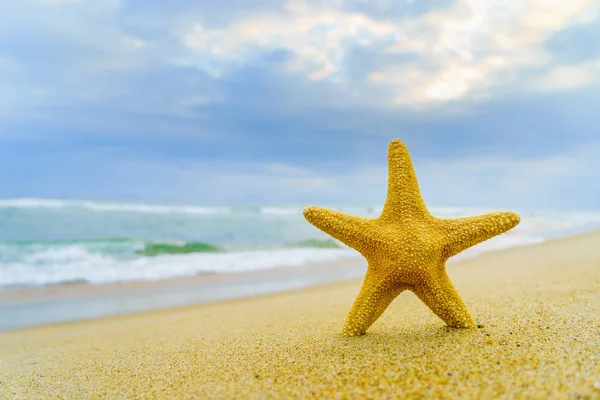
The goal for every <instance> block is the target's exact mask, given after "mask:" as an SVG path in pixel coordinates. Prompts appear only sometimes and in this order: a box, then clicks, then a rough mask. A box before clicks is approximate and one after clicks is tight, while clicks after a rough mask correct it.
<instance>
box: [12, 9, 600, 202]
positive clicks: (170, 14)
mask: <svg viewBox="0 0 600 400" xmlns="http://www.w3.org/2000/svg"><path fill="white" fill-rule="evenodd" d="M598 104H600V2H599V1H592V0H570V1H568V2H566V1H559V0H520V1H510V0H502V1H501V0H454V1H453V0H432V1H427V2H425V1H421V0H410V1H392V0H321V1H312V0H306V1H285V0H256V1H246V0H220V1H214V0H194V1H192V0H189V1H187V0H186V1H184V0H170V1H168V2H167V1H159V0H131V1H127V0H21V1H18V2H17V1H13V2H8V1H7V2H3V4H2V5H0V197H2V198H15V197H38V198H78V199H101V200H118V199H123V200H125V199H127V200H138V201H141V200H143V201H157V202H163V201H178V202H194V203H206V204H223V203H227V204H237V203H246V204H247V203H260V204H349V205H359V204H360V205H380V204H383V201H384V198H385V192H386V180H387V158H386V152H387V144H388V142H389V141H390V140H391V139H393V138H399V139H401V140H403V141H404V142H405V143H406V145H407V146H408V148H409V150H410V151H411V155H412V158H413V162H414V165H415V170H416V173H417V176H418V178H419V184H420V187H421V191H422V194H423V197H424V199H425V201H426V202H427V204H429V205H431V206H474V207H494V208H500V209H509V208H520V209H560V210H574V209H579V210H600V107H599V106H598Z"/></svg>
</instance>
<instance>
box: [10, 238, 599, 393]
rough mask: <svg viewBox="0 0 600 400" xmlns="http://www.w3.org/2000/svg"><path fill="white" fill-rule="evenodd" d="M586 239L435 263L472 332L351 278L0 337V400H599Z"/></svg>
mask: <svg viewBox="0 0 600 400" xmlns="http://www.w3.org/2000/svg"><path fill="white" fill-rule="evenodd" d="M599 244H600V233H598V232H593V233H585V234H580V235H576V236H572V237H567V238H561V239H553V240H549V241H547V242H544V243H541V244H538V245H532V246H526V247H518V248H511V249H507V250H503V251H496V252H490V253H485V254H482V255H480V256H478V257H475V258H472V259H467V260H463V261H460V262H458V263H455V264H451V265H449V266H448V273H449V275H450V277H451V279H452V280H453V282H454V284H455V286H456V287H457V289H458V291H459V293H460V294H461V295H462V297H463V299H464V300H465V302H466V303H467V306H468V307H469V309H470V310H471V313H472V314H473V316H474V318H475V320H476V322H477V323H478V324H479V328H478V329H472V330H455V329H449V328H446V327H445V325H444V324H443V322H442V321H441V320H439V319H438V318H437V317H436V316H435V315H434V314H433V313H432V312H431V311H430V310H429V309H427V308H426V307H425V306H424V305H423V304H422V303H421V302H420V301H418V299H417V298H416V297H415V296H414V295H413V294H412V293H409V292H405V293H403V294H401V295H400V296H399V297H398V298H397V299H396V300H395V301H394V302H393V303H392V304H391V306H390V307H389V308H388V310H387V311H386V312H385V313H384V314H383V316H382V317H381V318H380V319H379V320H378V321H377V322H376V323H375V324H374V325H373V326H372V327H371V329H370V330H369V331H368V332H367V334H366V335H364V336H360V337H352V338H347V337H343V336H341V335H340V334H339V331H340V328H341V326H342V323H343V321H344V318H345V316H346V313H347V312H348V310H349V308H350V306H351V304H352V301H353V300H354V297H355V296H356V293H357V292H358V289H359V286H360V283H361V281H360V280H350V281H345V282H340V283H333V284H326V285H320V286H316V287H310V288H305V289H301V290H295V291H288V292H284V293H276V294H269V295H263V296H255V297H250V298H244V299H233V300H227V301H220V302H213V303H206V304H200V305H194V306H186V307H179V308H172V309H165V310H157V311H147V312H140V313H135V314H128V315H122V316H113V317H108V318H101V319H95V320H89V321H79V322H71V323H63V324H55V325H47V326H42V327H33V328H26V329H20V330H11V331H6V332H3V333H0V354H2V357H0V397H2V398H7V399H8V398H114V399H117V398H224V399H227V398H340V399H341V398H404V397H411V398H583V399H586V398H589V399H595V398H600V353H599V349H600V335H599V332H600V318H599V311H598V310H600V246H599Z"/></svg>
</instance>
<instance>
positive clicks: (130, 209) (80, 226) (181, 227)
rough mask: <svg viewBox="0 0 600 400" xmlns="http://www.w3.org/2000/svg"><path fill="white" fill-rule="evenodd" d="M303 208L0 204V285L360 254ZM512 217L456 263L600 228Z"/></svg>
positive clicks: (555, 216)
mask: <svg viewBox="0 0 600 400" xmlns="http://www.w3.org/2000/svg"><path fill="white" fill-rule="evenodd" d="M323 206H327V207H329V208H332V209H336V210H339V211H342V212H346V213H349V214H352V215H360V216H364V217H376V216H377V215H378V214H379V212H380V211H381V205H365V206H364V207H345V206H335V205H323ZM302 209H303V205H247V206H240V205H236V206H211V205H200V204H157V203H144V202H122V201H119V202H109V201H92V200H57V199H35V198H21V199H3V200H2V199H0V287H11V286H12V287H14V286H40V285H59V284H68V283H73V282H85V283H89V284H103V283H115V282H133V281H152V280H161V279H167V278H174V277H186V276H194V275H200V274H231V273H239V272H245V271H256V270H266V269H272V268H296V267H299V266H302V265H306V264H309V263H314V262H327V261H334V260H342V259H349V258H357V257H361V256H360V254H359V253H358V252H356V251H355V250H353V249H351V248H348V247H346V246H344V245H343V244H342V243H339V242H337V241H335V240H333V239H331V238H330V237H329V236H328V235H326V234H325V233H323V232H321V231H320V230H318V229H316V228H315V227H313V226H312V225H310V224H309V223H308V222H307V221H306V220H305V219H304V217H303V216H302ZM488 211H495V210H490V209H485V208H468V207H430V212H431V213H432V214H433V215H435V216H438V217H460V216H468V215H476V214H482V213H485V212H488ZM514 211H517V212H519V214H520V215H521V223H520V224H519V225H518V226H517V227H516V228H514V229H513V230H511V231H510V232H508V233H506V234H504V235H501V236H498V237H496V238H494V239H493V240H489V241H486V242H484V243H482V244H479V245H477V246H475V247H473V248H471V249H468V250H467V251H465V252H463V253H461V254H460V255H458V256H456V257H455V259H460V258H465V257H473V256H476V255H478V254H481V253H483V252H487V251H494V250H499V249H504V248H509V247H515V246H523V245H529V244H535V243H540V242H543V241H545V240H548V239H550V238H552V237H558V236H567V235H571V234H575V233H580V232H585V231H589V230H594V229H598V228H600V212H582V211H552V210H529V211H528V210H514Z"/></svg>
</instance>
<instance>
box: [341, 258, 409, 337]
mask: <svg viewBox="0 0 600 400" xmlns="http://www.w3.org/2000/svg"><path fill="white" fill-rule="evenodd" d="M405 289H406V288H405V287H400V286H391V285H390V284H389V283H387V282H386V281H385V280H382V279H381V277H379V276H377V275H375V274H374V273H373V272H372V271H371V270H370V269H369V270H367V274H366V276H365V280H364V281H363V284H362V286H361V288H360V292H359V293H358V296H357V297H356V300H355V301H354V304H353V305H352V308H351V309H350V312H349V313H348V317H347V318H346V322H345V323H344V327H343V328H342V334H344V335H346V336H359V335H363V334H364V333H365V332H366V331H367V329H369V327H370V326H371V325H373V323H374V322H375V321H377V319H378V318H379V317H380V316H381V314H383V312H384V311H385V309H386V308H387V307H388V306H389V305H390V303H391V302H392V301H393V300H394V299H395V298H396V297H398V295H399V294H400V293H402V292H403V291H404V290H405Z"/></svg>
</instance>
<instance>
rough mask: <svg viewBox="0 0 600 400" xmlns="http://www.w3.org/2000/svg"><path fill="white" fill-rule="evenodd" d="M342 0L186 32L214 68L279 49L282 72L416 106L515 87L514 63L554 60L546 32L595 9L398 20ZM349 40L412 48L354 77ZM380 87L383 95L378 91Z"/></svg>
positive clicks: (449, 12) (469, 1)
mask: <svg viewBox="0 0 600 400" xmlns="http://www.w3.org/2000/svg"><path fill="white" fill-rule="evenodd" d="M347 3H349V2H342V1H336V2H329V3H325V4H323V3H319V4H316V3H309V2H302V1H291V2H288V3H286V11H285V12H283V11H282V12H270V13H269V12H257V13H256V14H255V15H254V16H252V17H249V18H245V19H243V20H241V21H237V22H232V23H230V24H229V25H227V26H225V27H214V28H211V27H208V26H205V25H203V24H201V23H196V24H195V25H194V27H193V28H191V29H190V30H189V31H188V32H187V33H186V34H185V35H184V37H183V42H184V43H185V45H186V46H187V47H188V48H189V49H190V50H191V55H190V57H195V59H196V61H195V65H197V66H198V67H199V68H202V69H204V70H206V71H209V72H210V73H211V74H213V75H214V76H215V77H219V76H222V75H223V74H227V73H231V71H232V69H235V68H241V67H242V66H244V65H247V64H249V63H250V64H252V63H260V62H261V60H262V59H261V56H264V55H265V54H268V53H270V52H276V51H285V52H286V53H287V54H289V57H288V59H287V61H286V62H282V63H280V64H279V71H280V72H283V73H288V74H301V75H302V76H303V77H304V78H305V79H307V80H327V81H331V82H335V83H338V84H340V85H342V86H343V87H342V90H341V91H342V92H348V91H352V90H359V91H364V92H365V93H368V94H370V95H373V93H372V92H374V93H377V92H378V91H379V96H378V97H379V101H380V102H381V101H383V102H387V101H389V100H390V98H391V99H393V101H394V102H395V103H396V104H397V105H401V106H409V107H420V106H423V105H430V104H436V103H445V102H450V101H454V100H464V99H470V98H475V99H482V98H486V97H489V96H490V95H491V93H492V92H493V91H494V90H497V91H499V92H502V91H503V90H505V89H506V88H505V86H506V85H510V86H511V87H512V89H515V88H516V86H517V85H519V84H522V82H521V76H520V75H519V72H521V71H530V70H538V71H539V70H543V69H544V68H546V67H547V66H549V65H550V63H551V62H552V55H551V54H548V53H547V52H546V51H545V49H544V44H545V42H546V41H547V40H548V39H549V38H551V37H552V36H553V35H554V34H556V33H557V32H560V31H561V30H563V29H565V28H566V27H568V26H570V25H572V24H582V23H590V21H593V20H594V19H595V18H596V14H595V11H596V9H597V7H596V6H595V5H594V2H592V1H591V0H574V1H571V2H559V1H549V2H540V1H535V0H528V1H512V2H504V1H486V0H457V1H455V2H454V3H452V4H451V5H450V6H448V7H445V8H443V9H441V10H434V11H429V12H427V13H424V14H423V15H420V16H417V17H415V18H408V19H405V20H400V21H394V20H390V19H383V18H381V19H376V18H372V17H370V16H369V15H367V14H363V13H358V12H354V11H348V10H347V9H345V8H344V7H345V6H346V5H347ZM384 3H385V2H384ZM379 6H380V7H381V6H382V5H381V4H380V5H379ZM385 6H386V5H385V4H383V7H385ZM354 48H374V49H375V48H376V49H378V50H379V51H381V52H383V53H385V54H392V55H393V54H399V55H410V56H413V58H411V59H410V61H407V60H402V61H399V62H397V63H396V64H394V63H390V64H387V65H382V66H380V67H379V68H373V69H372V70H371V71H368V73H367V74H366V76H365V77H364V79H363V81H359V82H357V81H356V79H353V80H352V81H350V80H348V79H347V76H346V75H347V71H348V68H349V66H348V65H347V62H348V60H347V59H348V57H349V54H350V53H351V52H352V50H353V49H354ZM546 88H547V87H546ZM381 92H385V93H387V95H388V96H387V97H384V98H383V99H381V97H380V95H381ZM372 100H375V99H372Z"/></svg>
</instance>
